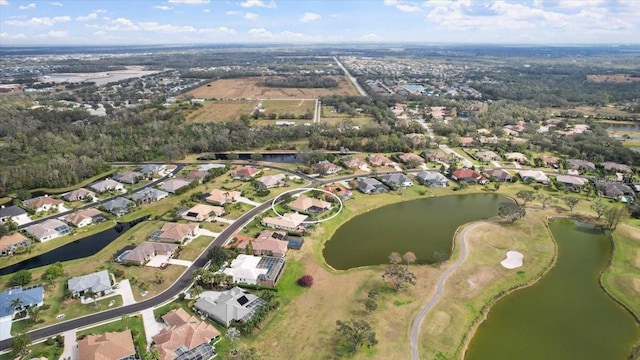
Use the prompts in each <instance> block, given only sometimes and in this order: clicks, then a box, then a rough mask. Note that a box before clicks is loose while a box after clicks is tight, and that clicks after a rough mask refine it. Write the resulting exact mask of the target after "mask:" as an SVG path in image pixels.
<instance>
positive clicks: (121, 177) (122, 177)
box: [113, 171, 144, 184]
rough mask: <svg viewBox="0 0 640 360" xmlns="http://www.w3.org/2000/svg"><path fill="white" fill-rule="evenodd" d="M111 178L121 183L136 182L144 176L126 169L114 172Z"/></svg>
mask: <svg viewBox="0 0 640 360" xmlns="http://www.w3.org/2000/svg"><path fill="white" fill-rule="evenodd" d="M113 178H114V179H115V180H117V181H119V182H121V183H125V184H137V183H138V182H139V181H140V180H142V179H143V178H144V174H142V173H139V172H135V171H127V172H124V173H122V174H116V175H114V176H113Z"/></svg>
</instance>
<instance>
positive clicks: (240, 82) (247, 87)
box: [188, 76, 358, 99]
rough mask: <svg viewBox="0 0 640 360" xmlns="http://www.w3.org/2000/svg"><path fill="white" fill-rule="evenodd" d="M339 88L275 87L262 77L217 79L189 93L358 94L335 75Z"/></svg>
mask: <svg viewBox="0 0 640 360" xmlns="http://www.w3.org/2000/svg"><path fill="white" fill-rule="evenodd" d="M334 79H336V80H337V81H338V88H334V89H321V88H317V89H316V88H309V89H307V88H275V87H266V86H263V85H261V82H262V78H260V77H253V78H238V79H222V80H215V81H212V82H210V83H208V84H205V85H203V86H201V87H198V88H196V89H193V90H191V91H189V93H188V94H189V95H192V96H194V97H196V98H205V99H211V98H216V99H313V98H317V97H320V96H326V95H358V92H357V91H356V90H355V88H353V86H352V85H351V83H349V81H348V80H347V79H346V78H344V77H338V76H336V77H334Z"/></svg>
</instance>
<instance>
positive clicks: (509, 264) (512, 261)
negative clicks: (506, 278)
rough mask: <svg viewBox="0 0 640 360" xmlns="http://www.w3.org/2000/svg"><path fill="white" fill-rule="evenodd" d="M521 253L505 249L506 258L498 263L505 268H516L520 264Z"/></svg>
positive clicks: (522, 256) (522, 257)
mask: <svg viewBox="0 0 640 360" xmlns="http://www.w3.org/2000/svg"><path fill="white" fill-rule="evenodd" d="M522 259H524V255H522V253H521V252H519V251H507V258H506V259H504V260H502V261H501V262H500V265H502V266H503V267H505V268H507V269H517V268H519V267H521V266H522Z"/></svg>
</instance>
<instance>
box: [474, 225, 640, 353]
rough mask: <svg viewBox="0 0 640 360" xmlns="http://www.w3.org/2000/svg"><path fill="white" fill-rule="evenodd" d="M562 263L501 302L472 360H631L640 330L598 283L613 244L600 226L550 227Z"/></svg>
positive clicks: (478, 338) (478, 337)
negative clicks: (629, 358)
mask: <svg viewBox="0 0 640 360" xmlns="http://www.w3.org/2000/svg"><path fill="white" fill-rule="evenodd" d="M550 228H551V232H552V234H553V236H554V238H555V240H556V242H557V244H558V259H557V263H556V265H555V267H554V268H553V269H551V270H550V271H549V272H548V273H547V274H546V275H545V276H544V277H543V278H542V279H541V280H540V281H538V282H537V283H535V284H534V285H533V286H531V287H528V288H525V289H522V290H519V291H516V292H514V293H512V294H509V295H507V296H506V297H504V298H502V299H501V300H499V301H498V303H497V304H495V306H494V307H493V308H492V309H491V310H490V312H489V315H488V317H487V320H486V321H484V322H483V323H482V324H481V325H480V327H479V328H478V331H477V332H476V334H475V336H474V337H473V339H472V340H471V343H470V346H469V349H468V351H467V354H466V356H465V360H476V359H477V360H485V359H492V360H502V359H505V360H506V359H509V360H513V359H518V360H520V359H532V360H534V359H535V360H538V359H562V360H573V359H575V360H590V359H593V360H603V359H621V360H622V359H627V358H628V356H629V354H630V353H631V349H632V347H633V345H634V343H635V342H637V341H638V340H639V339H640V327H639V326H638V324H637V323H636V321H635V319H634V318H633V316H632V315H631V314H630V313H629V312H627V311H626V310H625V309H624V308H622V307H621V306H620V305H619V304H618V303H616V302H615V301H614V300H613V299H611V297H609V296H608V295H607V294H606V293H605V292H604V291H603V290H602V289H601V288H600V286H599V284H598V279H599V277H600V273H601V271H603V270H604V269H605V267H606V266H607V261H608V258H609V254H610V253H611V251H612V249H611V242H610V241H609V239H608V238H607V237H606V236H604V235H603V234H602V233H600V232H599V231H597V230H596V229H595V228H594V227H593V226H591V225H588V224H585V223H580V222H577V221H573V220H569V219H556V220H554V221H552V222H551V224H550Z"/></svg>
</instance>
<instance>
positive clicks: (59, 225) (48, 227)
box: [24, 219, 71, 242]
mask: <svg viewBox="0 0 640 360" xmlns="http://www.w3.org/2000/svg"><path fill="white" fill-rule="evenodd" d="M24 230H25V231H26V232H27V233H28V234H29V235H31V236H33V238H34V239H36V240H37V241H39V242H45V241H49V240H52V239H55V238H58V237H60V236H64V235H67V234H69V233H71V227H69V225H67V224H65V223H63V222H62V221H60V220H58V219H47V220H45V221H43V222H41V223H38V224H34V225H30V226H27V227H26V228H25V229H24Z"/></svg>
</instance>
